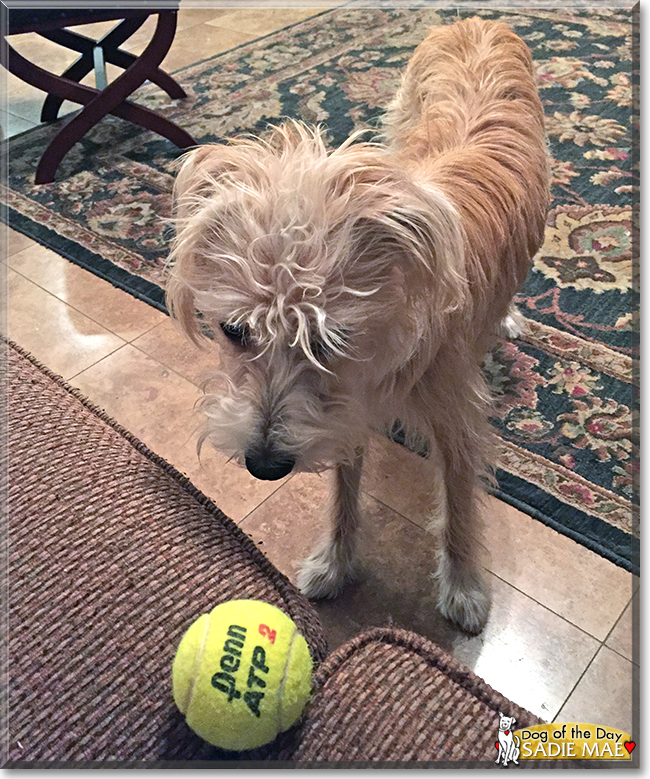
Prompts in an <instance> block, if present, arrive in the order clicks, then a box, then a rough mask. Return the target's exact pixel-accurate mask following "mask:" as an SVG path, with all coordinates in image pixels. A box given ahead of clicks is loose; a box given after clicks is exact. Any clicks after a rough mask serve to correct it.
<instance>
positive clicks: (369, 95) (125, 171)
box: [3, 8, 639, 571]
mask: <svg viewBox="0 0 650 779" xmlns="http://www.w3.org/2000/svg"><path fill="white" fill-rule="evenodd" d="M468 13H470V12H468ZM471 13H472V14H473V13H478V14H479V15H481V16H484V17H486V18H498V19H502V20H504V21H506V22H507V23H508V24H510V25H511V26H512V27H513V28H514V30H515V31H516V32H517V33H518V34H519V35H520V36H522V37H523V38H524V40H525V41H526V42H527V43H528V45H529V46H530V48H531V49H532V51H533V55H534V58H535V60H536V64H537V68H538V72H539V79H540V86H541V96H542V100H543V103H544V106H545V110H546V115H547V127H548V136H549V141H550V149H551V153H552V156H553V196H554V200H553V204H552V210H551V212H550V214H549V217H548V228H547V233H546V241H545V244H544V246H543V248H542V250H541V251H540V252H539V254H538V255H537V257H536V259H535V263H534V268H533V269H532V270H531V272H530V274H529V277H528V280H527V282H526V284H525V287H524V289H523V290H522V292H521V294H520V296H519V306H520V308H521V310H522V311H523V313H524V314H525V316H526V317H527V318H528V320H529V330H530V332H529V334H528V335H527V336H526V338H525V339H524V340H517V341H514V342H507V343H503V344H501V345H500V346H499V347H498V348H497V349H495V350H494V352H493V353H492V354H491V355H489V357H488V359H487V360H486V364H485V370H486V372H487V374H488V376H489V378H490V380H491V382H492V385H493V386H494V387H495V389H496V390H497V394H498V398H497V404H496V410H495V413H494V418H493V422H494V426H495V428H496V430H497V432H498V434H499V437H500V460H499V470H498V474H497V475H498V495H499V496H500V497H502V498H503V499H504V500H506V501H509V502H510V503H512V504H514V505H515V506H517V507H518V508H520V509H522V510H523V511H525V512H527V513H528V514H530V515H532V516H533V517H536V518H537V519H539V520H541V521H543V522H545V523H547V524H548V525H551V526H552V527H554V528H556V529H557V530H559V531H560V532H562V533H565V534H567V535H569V536H571V537H572V538H574V539H576V540H577V541H579V542H580V543H582V544H584V545H585V546H587V547H589V548H590V549H592V550H594V551H595V552H597V553H599V554H601V555H603V556H604V557H607V558H608V559H610V560H612V561H614V562H615V563H617V564H618V565H621V566H624V567H625V568H627V569H629V570H632V571H638V510H637V509H636V508H635V506H636V504H637V494H638V490H637V485H638V451H637V446H638V441H637V436H636V420H635V418H634V414H635V409H636V408H637V406H638V370H637V367H636V365H637V363H636V361H635V358H636V356H637V351H638V336H637V327H636V320H635V313H634V312H636V311H637V309H638V275H637V273H636V271H637V268H636V265H635V264H634V263H633V253H634V252H633V249H634V240H635V228H634V226H633V225H634V224H635V215H636V208H635V206H636V203H637V201H638V182H639V167H638V154H637V148H638V147H637V144H636V134H637V133H636V129H637V127H638V123H637V121H636V119H635V118H634V116H635V115H636V112H634V111H633V93H635V85H636V83H638V76H637V73H636V71H635V70H634V66H633V62H634V60H635V57H634V53H633V47H634V45H635V44H634V41H635V36H634V35H633V19H632V12H631V11H624V10H599V11H596V10H593V9H591V8H590V9H589V10H586V11H576V10H573V9H569V8H566V9H564V10H557V11H554V10H541V9H540V10H532V11H528V12H523V11H511V12H503V11H497V10H481V11H478V12H475V11H473V12H471ZM456 15H457V13H456V11H455V10H454V11H451V10H448V11H436V10H433V9H421V10H389V9H380V8H378V9H361V10H335V11H330V12H327V13H324V14H321V15H319V16H316V17H312V18H311V19H308V20H306V21H304V22H301V23H299V24H297V25H295V26H293V27H290V28H287V29H285V30H282V31H280V32H277V33H274V34H272V35H270V36H267V37H266V38H263V39H261V40H258V41H256V42H254V43H250V44H245V45H243V46H241V47H239V48H236V49H233V50H232V51H229V52H227V53H225V54H221V55H219V56H217V57H214V58H211V59H208V60H205V61H203V62H199V63H197V64H195V65H192V66H191V67H188V68H185V69H183V70H182V71H180V72H179V73H178V74H176V75H177V77H178V78H179V80H180V81H181V82H182V83H183V85H184V87H185V89H186V90H187V92H188V95H189V97H188V98H187V99H185V100H183V101H181V102H180V103H178V104H171V103H170V101H169V100H168V99H167V98H166V96H164V95H163V94H161V92H160V91H159V90H157V89H155V88H152V87H146V88H144V89H143V90H141V92H140V95H139V100H140V101H141V102H143V103H145V104H146V105H148V106H150V107H152V108H155V109H156V110H159V111H162V112H164V113H165V114H166V115H168V116H170V117H171V118H172V119H174V121H176V122H177V123H178V124H179V125H181V126H182V127H184V128H185V129H187V130H188V131H189V132H190V133H191V134H192V135H193V136H194V137H195V138H197V139H198V140H199V141H200V142H208V141H218V140H221V139H223V138H225V137H227V136H230V135H232V134H236V133H240V132H242V131H252V132H263V131H264V130H265V128H266V127H267V125H268V123H274V122H278V121H280V118H281V117H283V116H292V117H301V118H302V119H304V120H306V121H308V122H321V123H323V124H324V125H326V127H327V128H328V130H329V134H330V138H331V142H332V144H338V143H340V142H341V141H343V140H344V139H345V138H346V137H347V136H348V134H349V133H350V132H351V131H352V130H354V129H355V128H357V127H360V126H370V127H376V126H377V125H378V120H379V117H380V116H381V113H382V110H383V107H384V106H385V105H386V104H387V102H388V101H389V99H390V97H391V95H392V94H393V92H394V90H395V88H396V86H397V84H398V80H399V74H400V69H401V68H402V67H403V66H404V64H405V63H406V61H407V60H408V58H409V55H410V53H411V52H412V50H413V49H414V47H415V46H416V45H417V44H418V43H419V42H420V41H421V40H422V39H423V38H424V36H425V34H426V30H427V28H428V27H429V26H430V25H433V24H449V23H451V22H453V21H454V19H455V18H456ZM461 15H468V14H466V13H465V12H462V13H461ZM52 133H53V129H52V128H50V127H43V128H38V129H36V130H32V131H30V132H28V133H26V134H24V135H22V136H20V137H18V138H15V139H12V140H11V141H10V142H9V143H8V147H7V148H6V150H7V151H8V157H9V176H8V182H7V185H6V186H3V199H4V201H5V202H6V204H7V206H8V209H7V213H8V218H9V221H10V223H11V225H12V226H13V227H14V228H16V229H18V230H20V231H21V232H24V233H26V234H28V235H30V236H31V237H32V238H34V239H36V240H37V241H40V242H41V243H43V244H46V245H47V246H49V247H50V248H52V249H54V250H55V251H57V252H59V253H60V254H62V255H63V256H65V257H68V258H69V259H70V260H71V261H73V262H76V263H78V264H80V265H82V266H84V267H86V268H88V269H89V270H91V271H92V272H93V273H96V274H98V275H100V276H102V277H104V278H106V279H108V280H109V281H111V282H112V283H114V284H115V285H117V286H120V287H122V288H124V289H126V290H128V291H129V292H131V293H132V294H134V295H137V296H138V297H140V298H142V299H143V300H146V301H148V302H149V303H151V304H152V305H154V306H157V307H158V308H164V302H163V293H162V290H161V286H162V283H163V270H162V269H163V264H164V261H165V257H166V255H167V251H168V246H169V238H170V228H169V227H168V226H166V224H167V223H166V222H165V218H166V217H168V216H169V214H170V193H171V189H172V183H173V173H172V169H171V163H172V161H173V160H174V158H175V157H176V156H177V154H178V151H177V150H176V149H174V148H173V147H172V146H171V144H169V143H168V142H167V141H165V140H164V139H161V138H159V137H158V136H154V135H153V134H151V133H148V132H144V131H143V132H141V131H139V130H138V129H137V128H135V127H133V126H132V125H130V124H128V123H126V122H122V121H121V120H119V119H115V118H113V117H109V118H107V119H105V120H104V121H103V122H102V123H101V124H100V125H98V126H97V127H96V128H95V129H94V131H93V132H91V133H90V134H89V135H88V136H86V137H85V138H84V140H83V142H82V143H80V144H77V146H76V147H75V148H74V149H73V151H72V152H71V153H70V154H69V155H68V156H67V157H66V159H65V160H64V162H63V164H62V165H61V167H60V169H59V173H58V175H57V181H56V182H55V183H53V184H48V185H41V186H35V185H34V182H33V174H34V170H35V168H36V163H37V161H38V159H39V157H40V155H41V153H42V151H43V149H44V147H45V144H46V143H47V142H48V139H49V138H50V137H51V136H52Z"/></svg>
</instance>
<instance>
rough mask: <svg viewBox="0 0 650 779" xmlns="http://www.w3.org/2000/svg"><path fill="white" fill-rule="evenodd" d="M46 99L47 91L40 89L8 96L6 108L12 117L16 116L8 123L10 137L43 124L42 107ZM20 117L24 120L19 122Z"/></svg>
mask: <svg viewBox="0 0 650 779" xmlns="http://www.w3.org/2000/svg"><path fill="white" fill-rule="evenodd" d="M44 99H45V92H41V91H40V90H38V89H33V91H32V92H31V93H29V94H22V93H21V94H16V95H8V96H7V103H6V109H7V111H9V112H10V114H11V116H12V117H16V119H12V122H11V123H10V124H9V125H8V129H9V130H11V132H8V133H7V135H8V136H9V137H12V136H14V135H18V133H21V132H24V131H25V130H31V129H32V128H33V127H36V126H37V125H39V124H41V109H42V107H43V100H44ZM18 119H20V120H22V121H21V122H18V121H17V120H18Z"/></svg>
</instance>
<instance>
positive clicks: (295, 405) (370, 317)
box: [167, 123, 465, 479]
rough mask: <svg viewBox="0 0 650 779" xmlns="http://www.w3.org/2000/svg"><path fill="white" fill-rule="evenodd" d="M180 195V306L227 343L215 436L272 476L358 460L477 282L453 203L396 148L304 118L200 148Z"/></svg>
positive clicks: (209, 402)
mask: <svg viewBox="0 0 650 779" xmlns="http://www.w3.org/2000/svg"><path fill="white" fill-rule="evenodd" d="M175 203H176V228H177V230H176V233H177V234H176V239H175V245H174V248H173V252H172V262H171V265H170V280H169V284H168V289H167V300H168V304H169V308H170V311H171V313H172V315H173V316H174V317H175V318H176V319H177V320H178V321H179V323H180V325H181V327H182V328H183V330H184V331H185V333H186V334H187V335H188V336H189V337H190V338H192V339H193V340H195V341H197V342H200V341H201V340H202V339H203V338H204V337H205V336H204V335H203V331H202V327H201V323H200V320H199V319H198V318H197V315H196V314H197V311H198V312H200V315H201V317H202V319H203V322H204V325H207V326H208V327H209V328H210V329H211V330H212V331H213V332H214V334H215V337H216V338H217V339H218V340H219V343H220V349H221V366H220V372H219V373H218V374H217V379H218V381H217V384H218V385H219V386H218V387H217V388H216V389H214V390H212V391H209V392H208V393H207V394H206V398H205V400H204V405H203V410H204V411H205V413H206V415H207V419H208V425H207V428H206V433H205V436H204V437H205V438H208V439H209V440H210V441H211V442H212V443H213V444H214V445H215V446H216V447H217V448H219V449H222V450H224V451H225V452H227V453H228V454H230V455H231V456H234V457H235V458H236V459H237V460H238V461H239V462H241V463H242V464H244V463H245V464H246V466H247V467H248V469H249V470H250V471H251V473H252V474H253V475H255V476H257V477H258V478H262V479H275V478H281V477H282V476H284V475H286V474H287V473H289V472H290V471H291V470H292V469H294V468H296V469H298V470H321V469H323V468H326V467H331V466H332V465H333V464H334V463H337V462H349V461H351V460H352V459H353V458H354V452H355V450H356V449H357V448H358V447H359V446H360V445H362V444H363V443H364V441H365V438H366V437H367V433H368V428H369V425H371V424H372V425H373V426H376V425H380V424H382V422H386V423H388V422H389V421H390V420H389V417H390V414H391V408H392V407H393V406H394V404H395V403H396V402H398V401H399V395H400V393H402V394H403V393H407V392H409V391H410V389H411V388H412V386H413V384H414V382H415V381H417V379H418V378H419V375H418V372H421V371H423V370H424V367H426V366H427V365H428V364H430V361H431V357H432V354H433V353H434V351H435V349H436V344H437V343H438V342H439V338H440V334H441V332H442V330H443V329H444V322H445V320H446V318H448V316H449V312H450V311H452V310H454V309H455V308H456V307H457V306H458V305H459V303H460V301H461V299H462V298H463V297H464V295H465V287H464V282H463V273H462V262H463V258H462V235H461V233H460V228H459V225H458V220H457V219H456V217H455V213H454V211H453V208H452V207H451V205H450V204H449V203H448V201H447V200H446V199H445V198H444V197H443V196H442V195H441V194H440V193H438V192H436V191H435V190H433V189H430V188H427V187H426V186H424V185H420V184H418V183H417V182H415V181H413V180H412V179H410V178H409V176H408V175H407V174H406V173H405V171H404V170H402V169H401V168H400V167H399V165H398V164H397V163H396V162H394V161H393V159H392V158H391V156H390V154H389V153H388V152H387V151H386V150H385V149H384V148H383V147H381V146H378V145H375V144H369V143H353V142H347V143H346V144H344V145H343V146H342V147H340V148H339V149H337V150H335V151H328V150H327V148H326V145H325V143H324V140H323V137H322V134H321V132H320V131H319V130H311V129H308V128H307V127H305V126H304V125H301V124H297V123H290V124H286V125H284V126H282V127H280V128H277V129H276V130H275V131H274V132H273V133H272V135H271V136H270V138H269V139H268V140H266V141H260V140H254V139H244V140H237V141H234V142H232V143H231V144H229V145H227V146H226V145H220V144H215V145H210V146H203V147H199V148H197V149H196V150H194V151H193V152H190V153H189V154H188V155H186V157H185V158H184V161H183V164H182V167H181V169H180V171H179V175H178V178H177V182H176V188H175ZM422 366H424V367H422Z"/></svg>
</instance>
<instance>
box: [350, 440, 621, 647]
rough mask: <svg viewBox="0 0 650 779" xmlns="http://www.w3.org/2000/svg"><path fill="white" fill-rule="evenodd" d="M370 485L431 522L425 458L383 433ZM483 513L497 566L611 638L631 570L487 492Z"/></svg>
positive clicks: (372, 454) (415, 517)
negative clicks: (596, 595) (384, 436)
mask: <svg viewBox="0 0 650 779" xmlns="http://www.w3.org/2000/svg"><path fill="white" fill-rule="evenodd" d="M362 484H363V488H364V489H365V490H366V491H367V492H368V493H369V494H371V495H373V496H374V497H375V498H377V499H378V500H381V501H382V502H383V503H386V504H387V505H389V506H390V507H391V508H393V509H395V510H396V511H398V512H399V513H400V514H402V515H403V516H405V517H407V518H408V519H410V520H411V521H413V522H415V523H416V524H417V525H419V526H420V527H423V528H424V527H426V526H427V522H428V519H429V505H430V503H431V491H430V490H431V486H432V483H431V477H430V473H429V469H428V467H427V465H426V463H425V462H424V460H423V459H422V458H421V457H418V456H417V455H415V454H413V453H412V452H409V451H408V450H407V449H405V448H404V447H403V446H400V445H399V444H396V443H393V442H392V441H389V440H387V439H385V438H382V437H375V438H374V439H373V441H372V442H371V446H370V450H369V455H368V458H367V462H366V467H365V472H364V476H363V482H362ZM481 512H482V516H483V520H484V543H485V546H486V547H487V550H488V552H489V556H488V559H487V561H486V565H487V567H488V568H489V570H490V571H492V572H493V573H495V574H496V575H497V576H499V577H501V578H502V579H505V580H506V581H507V582H509V583H510V584H512V585H513V586H514V587H516V588H517V589H519V590H521V591H522V592H524V593H526V594H527V595H529V596H530V597H531V598H533V599H534V600H537V601H539V602H540V603H541V604H542V605H544V606H546V607H547V608H549V609H551V610H552V611H554V612H556V613H557V614H559V615H560V616H562V617H564V618H565V619H568V620H569V621H570V622H572V623H573V624H575V625H577V626H578V627H580V628H582V629H583V630H585V631H587V632H588V633H590V634H591V635H593V636H594V637H595V638H598V639H599V640H600V641H603V640H604V639H605V637H606V636H607V634H608V633H609V631H610V630H611V629H612V627H613V625H614V623H615V622H616V620H617V619H618V617H619V615H620V614H621V612H622V610H623V608H624V607H625V604H626V603H627V602H628V600H629V599H630V596H631V594H632V577H631V574H629V573H628V572H627V571H625V570H624V569H622V568H619V567H618V566H616V565H614V564H613V563H611V562H609V561H608V560H605V559H604V558H603V557H600V555H597V554H595V553H594V552H591V551H590V550H588V549H586V548H585V547H583V546H581V545H580V544H578V543H576V542H575V541H573V540H572V539H570V538H567V537H566V536H563V535H561V534H560V533H558V532H556V531H555V530H553V529H552V528H549V527H547V526H546V525H544V524H543V523H542V522H539V521H538V520H535V519H533V518H532V517H530V516H528V515H527V514H524V513H523V512H521V511H518V510H517V509H515V508H513V507H512V506H509V505H508V504H506V503H504V502H503V501H500V500H498V499H496V498H495V497H493V496H487V497H485V499H484V501H483V502H482V506H481ZM603 581H607V582H608V587H607V588H606V589H603V588H602V586H601V583H602V582H603ZM594 592H598V593H599V596H598V598H594V597H593V593H594Z"/></svg>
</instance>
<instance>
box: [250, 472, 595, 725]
mask: <svg viewBox="0 0 650 779" xmlns="http://www.w3.org/2000/svg"><path fill="white" fill-rule="evenodd" d="M328 489H329V477H328V476H327V475H326V476H323V477H319V476H315V475H302V474H297V475H296V476H294V477H293V478H292V479H291V481H289V482H288V483H287V484H286V485H284V486H283V487H282V489H280V490H278V491H277V492H276V493H275V494H274V495H272V496H271V497H270V498H269V499H268V500H267V501H265V502H264V503H263V504H262V505H261V506H259V507H258V508H257V509H256V510H255V511H254V512H253V513H252V514H250V516H248V517H247V518H246V519H245V520H244V522H242V523H241V527H242V529H243V530H245V531H246V532H247V533H249V534H250V535H251V536H252V537H253V538H254V539H255V540H256V541H257V542H260V541H261V542H262V543H261V544H260V549H262V550H263V551H264V552H265V554H267V556H268V557H269V558H270V559H271V561H272V562H273V563H274V564H275V565H276V566H277V567H278V568H280V570H282V571H283V572H284V573H285V574H286V575H287V576H288V577H289V578H290V579H292V580H293V581H294V582H295V580H296V573H297V571H298V569H299V565H300V561H301V560H302V559H303V558H304V557H305V556H306V555H307V554H308V553H309V551H310V550H311V548H312V546H313V544H314V543H315V541H316V540H317V539H318V537H319V536H320V534H321V533H323V532H324V531H325V529H326V528H327V523H328V520H327V500H328ZM362 509H363V511H362V516H363V521H362V527H361V531H360V537H359V549H358V557H359V569H360V576H359V580H358V582H356V583H354V584H352V585H350V586H349V587H348V588H347V589H346V590H345V591H344V592H343V593H342V594H341V595H340V596H339V597H337V598H336V599H334V600H332V601H321V602H318V603H317V604H316V607H317V609H318V612H319V614H320V616H321V619H322V620H323V623H324V625H325V628H326V631H327V637H328V641H329V644H330V647H335V646H337V645H338V644H340V643H342V642H343V641H345V640H347V639H348V638H350V637H351V636H352V635H354V634H356V633H358V632H359V630H362V629H365V628H368V627H372V626H380V625H389V624H392V625H396V626H399V627H403V628H407V629H411V630H415V631H416V632H418V633H420V634H421V635H424V636H426V637H428V638H430V639H431V640H433V641H435V642H436V643H437V644H438V645H440V646H442V647H443V648H444V649H447V650H448V651H450V652H451V653H452V654H454V655H455V656H457V657H458V658H459V659H460V660H461V661H462V662H464V663H465V664H466V665H467V666H469V667H470V668H472V669H473V670H475V671H476V673H478V674H479V676H482V677H483V678H484V679H485V680H486V681H487V682H488V684H490V685H492V686H493V687H495V688H496V689H497V690H499V691H500V692H501V693H503V694H504V695H507V696H508V697H510V698H511V699H512V700H514V701H515V702H516V703H519V704H520V705H522V706H524V707H525V708H528V709H529V710H531V711H532V712H533V713H535V714H537V715H538V716H540V717H542V718H543V719H549V720H550V719H551V717H552V716H553V714H555V712H556V711H558V709H559V708H560V707H561V705H562V703H563V702H564V701H565V700H566V698H567V696H568V695H569V694H570V692H571V690H572V689H573V687H574V686H575V685H576V683H577V681H578V679H579V678H580V675H581V674H582V672H583V671H584V669H585V668H586V666H587V664H588V663H589V661H590V660H591V659H592V657H593V656H594V654H595V653H596V651H597V649H598V642H597V641H596V640H595V639H593V638H592V637H591V636H588V635H587V634H586V633H584V632H583V631H581V630H579V629H578V628H576V627H575V626H573V625H571V624H569V623H568V622H567V621H566V620H564V619H562V618H561V617H559V616H557V615H556V614H553V613H552V612H551V611H549V610H548V609H546V608H544V607H543V606H541V605H540V604H539V603H536V602H535V601H533V600H532V599H531V598H528V597H527V596H526V595H524V594H523V593H521V592H519V591H518V590H516V589H515V588H514V587H511V586H510V585H509V584H508V583H507V582H504V581H502V580H501V579H499V578H497V577H496V576H493V575H490V574H488V581H489V585H490V587H491V590H492V599H493V604H492V610H491V612H490V617H489V620H488V624H487V626H486V628H485V630H484V631H483V633H482V634H481V635H479V636H474V637H470V636H467V635H466V634H464V633H462V632H461V631H460V630H458V629H457V628H455V627H454V626H453V625H451V624H450V623H448V622H447V621H446V620H445V619H443V618H442V616H441V615H440V614H439V612H438V610H437V607H436V592H435V584H434V582H433V580H432V573H433V566H434V559H435V548H436V542H435V539H434V538H433V537H432V536H431V535H430V534H428V533H426V532H425V531H423V530H422V529H421V528H419V527H417V526H416V525H414V524H413V523H411V522H409V521H408V520H406V519H404V518H403V517H401V516H400V515H399V514H397V513H396V512H395V511H393V510H392V509H390V508H388V507H387V506H385V505H383V504H382V503H379V502H378V501H376V500H374V499H373V498H371V497H369V496H364V498H363V503H362Z"/></svg>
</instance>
